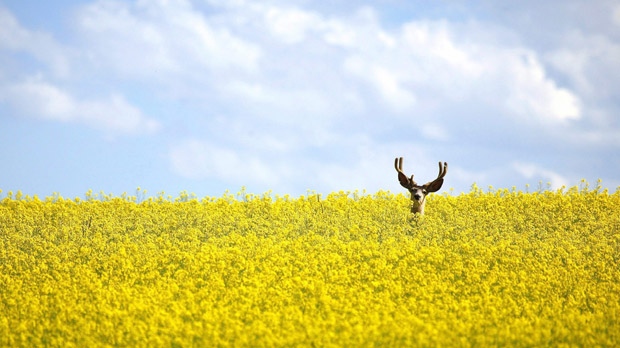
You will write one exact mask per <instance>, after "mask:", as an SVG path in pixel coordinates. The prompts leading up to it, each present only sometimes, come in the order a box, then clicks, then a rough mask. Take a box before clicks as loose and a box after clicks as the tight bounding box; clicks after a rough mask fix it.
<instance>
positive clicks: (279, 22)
mask: <svg viewBox="0 0 620 348" xmlns="http://www.w3.org/2000/svg"><path fill="white" fill-rule="evenodd" d="M265 23H266V25H267V28H268V30H269V31H270V32H271V33H272V34H273V35H275V36H276V37H278V38H279V39H281V40H282V41H284V42H285V43H288V44H296V43H299V42H300V41H302V40H304V39H305V36H306V32H308V31H309V30H313V29H317V28H319V27H321V26H322V25H323V24H322V20H321V18H319V16H318V15H316V14H314V13H312V12H309V11H303V10H300V9H296V8H291V9H281V8H277V7H272V8H270V9H268V10H267V11H266V13H265Z"/></svg>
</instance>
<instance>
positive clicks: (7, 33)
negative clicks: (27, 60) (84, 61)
mask: <svg viewBox="0 0 620 348" xmlns="http://www.w3.org/2000/svg"><path fill="white" fill-rule="evenodd" d="M0 23H2V25H0V52H1V50H3V49H6V50H9V51H13V52H26V53H28V54H31V55H32V56H34V57H35V58H36V59H37V60H38V61H40V62H43V63H45V64H47V65H48V66H49V67H50V68H51V70H52V72H53V73H55V74H56V75H58V76H66V75H67V74H68V73H69V70H70V69H69V61H68V57H67V56H66V54H65V53H63V50H65V49H64V48H62V47H61V46H60V45H59V44H58V43H56V42H55V41H54V39H53V38H52V36H51V35H49V34H48V33H44V32H36V31H30V30H27V29H26V28H23V27H22V26H21V24H20V23H19V21H18V20H17V19H16V18H15V16H13V14H12V13H10V12H9V11H8V10H6V9H5V8H3V7H2V6H0ZM1 71H2V69H1V68H0V72H1Z"/></svg>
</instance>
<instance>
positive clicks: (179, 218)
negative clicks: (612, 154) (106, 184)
mask: <svg viewBox="0 0 620 348" xmlns="http://www.w3.org/2000/svg"><path fill="white" fill-rule="evenodd" d="M428 199H429V202H428V203H427V205H426V214H425V215H424V217H423V218H421V219H420V218H417V217H412V215H411V214H410V213H409V204H410V201H409V199H408V197H406V196H404V195H402V194H393V193H390V192H377V193H375V194H359V193H344V192H340V193H333V194H330V195H328V196H320V195H318V194H312V193H309V194H307V195H306V196H301V197H298V198H292V197H288V196H284V197H281V196H275V197H273V196H272V195H270V194H266V195H261V196H257V195H250V194H245V193H243V192H242V193H240V194H237V195H231V194H225V195H223V196H222V197H218V198H211V197H207V198H204V199H197V198H195V197H193V196H192V195H188V194H186V193H182V194H181V195H180V196H179V197H177V198H170V197H167V198H164V197H163V194H162V195H159V196H158V197H153V198H144V197H143V198H136V197H128V196H126V195H124V196H121V197H112V196H106V195H93V194H92V193H88V194H87V195H86V197H85V198H84V199H77V198H75V199H65V198H62V197H60V196H53V197H49V198H45V199H39V198H36V197H24V196H22V195H20V194H17V195H13V194H11V193H9V194H4V196H3V198H2V199H0V346H8V347H34V346H60V347H71V346H78V347H98V346H130V347H158V346H166V347H170V346H179V347H191V346H204V347H226V346H231V347H243V346H253V347H265V346H267V347H271V346H308V347H342V346H347V347H366V346H389V347H398V346H419V347H436V346H459V347H468V346H472V347H480V346H513V347H532V346H583V347H593V346H607V347H612V346H619V345H620V212H619V207H620V191H616V192H615V193H609V192H607V191H605V190H601V189H598V188H597V189H589V188H588V187H587V186H585V187H581V188H577V187H574V188H570V189H562V190H559V191H550V190H547V191H543V190H539V191H538V192H532V193H525V192H522V191H517V190H491V189H490V190H488V191H483V190H481V189H479V188H477V187H475V186H474V187H472V190H471V192H469V193H464V194H460V195H448V194H444V195H441V194H434V195H431V196H429V198H428Z"/></svg>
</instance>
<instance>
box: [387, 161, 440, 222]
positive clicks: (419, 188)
mask: <svg viewBox="0 0 620 348" xmlns="http://www.w3.org/2000/svg"><path fill="white" fill-rule="evenodd" d="M394 168H396V171H397V172H398V181H399V182H400V185H401V186H402V187H404V188H406V189H407V190H409V192H410V193H411V200H412V201H413V205H412V206H411V212H412V213H414V214H420V216H422V215H424V203H426V196H427V195H428V194H429V193H431V192H437V191H439V189H441V185H443V177H444V176H446V173H447V172H448V163H447V162H444V163H443V166H442V165H441V162H439V174H438V175H437V179H435V180H433V181H430V182H427V183H426V184H424V185H418V184H416V182H415V181H413V174H411V177H407V175H406V174H405V173H404V172H403V158H402V157H400V158H398V157H396V158H395V159H394Z"/></svg>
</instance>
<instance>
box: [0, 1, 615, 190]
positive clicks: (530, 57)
mask: <svg viewBox="0 0 620 348" xmlns="http://www.w3.org/2000/svg"><path fill="white" fill-rule="evenodd" d="M0 23H1V25H0V132H1V134H2V136H1V137H0V145H1V146H0V163H1V170H0V189H2V190H3V195H5V194H6V193H7V192H8V191H17V190H21V191H23V192H24V193H25V194H29V195H35V194H36V195H39V196H41V197H44V196H48V195H51V194H52V193H54V192H57V193H60V194H61V195H62V196H65V197H82V196H84V194H85V193H86V192H87V191H88V190H93V191H94V192H100V191H104V192H106V193H112V194H116V195H119V194H121V193H123V192H127V193H129V194H134V193H135V191H136V188H138V187H140V188H141V189H142V190H147V195H156V194H157V193H159V192H165V193H166V195H172V196H176V195H177V194H178V193H179V192H181V191H187V192H190V193H194V194H196V195H197V196H198V197H203V196H220V195H221V194H222V193H223V192H225V191H226V190H229V191H231V192H233V193H235V192H237V191H239V190H240V189H241V187H246V190H247V191H248V192H252V193H257V194H262V193H265V192H267V191H271V192H272V193H274V194H290V195H293V196H297V195H301V194H305V193H307V192H308V191H309V190H311V191H316V192H321V193H328V192H332V191H339V190H345V191H347V190H356V189H359V190H363V189H365V190H366V191H367V192H370V193H373V192H375V191H377V190H390V191H392V192H402V191H404V189H402V188H401V187H400V186H399V184H398V181H397V176H396V172H395V170H394V168H393V161H394V158H395V157H397V156H403V157H404V158H405V161H404V169H405V171H406V172H408V173H413V174H415V177H416V179H417V181H418V182H422V183H423V182H426V181H430V180H432V179H434V178H435V176H436V175H437V162H438V161H446V162H448V163H449V171H448V174H447V176H446V181H445V184H444V187H443V189H442V191H450V190H452V191H453V193H454V194H458V193H460V192H468V191H469V189H470V187H471V185H472V184H473V183H476V184H477V185H478V186H480V187H483V188H486V187H488V186H493V187H495V188H512V187H516V188H517V189H525V187H526V185H528V184H529V185H530V187H531V188H532V189H535V188H537V187H538V185H539V183H540V182H542V183H543V185H544V186H545V187H546V186H547V184H549V185H551V187H552V188H558V187H561V186H563V185H566V186H574V185H579V183H580V181H581V179H586V180H587V181H588V182H590V183H591V185H592V186H594V185H595V184H596V181H597V179H601V180H602V181H603V185H604V186H605V187H608V188H610V189H611V190H615V188H616V187H617V186H620V176H619V174H618V173H620V156H619V155H618V154H619V153H620V152H619V151H620V119H619V117H620V113H619V111H620V97H619V96H620V69H619V68H618V67H620V4H618V3H617V2H616V1H572V0H568V1H564V0H563V1H546V2H540V1H519V2H505V1H462V2H455V1H436V2H426V1H404V0H403V1H400V0H385V1H372V0H370V1H331V2H312V1H304V0H293V1H290V0H289V1H279V0H273V1H255V0H252V1H250V0H247V1H246V0H202V1H198V0H196V1H190V0H136V1H113V0H101V1H78V0H64V1H54V2H41V1H35V0H21V1H2V0H0Z"/></svg>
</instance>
